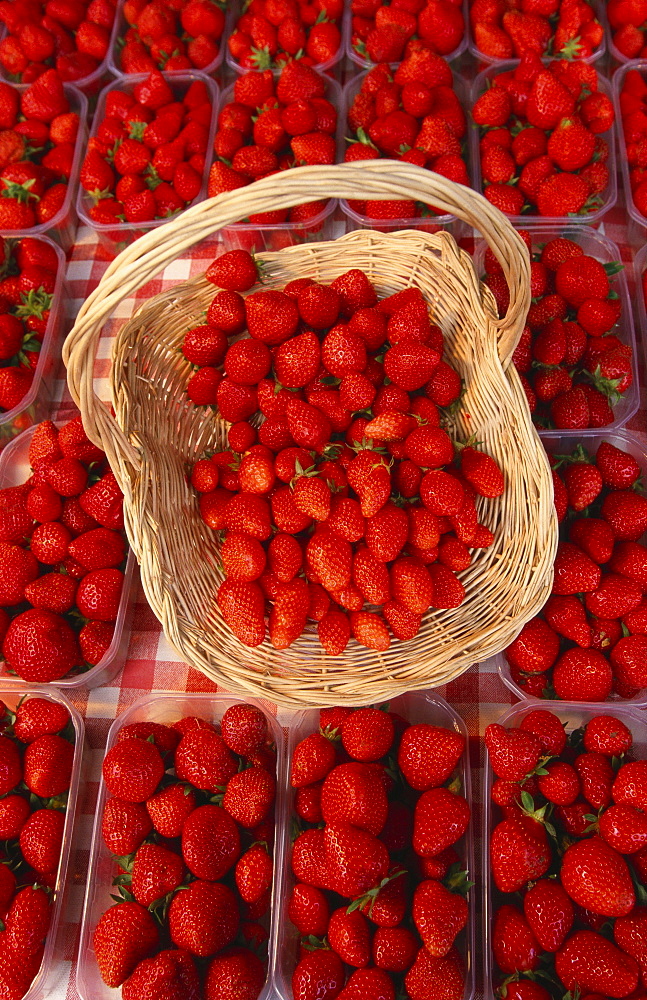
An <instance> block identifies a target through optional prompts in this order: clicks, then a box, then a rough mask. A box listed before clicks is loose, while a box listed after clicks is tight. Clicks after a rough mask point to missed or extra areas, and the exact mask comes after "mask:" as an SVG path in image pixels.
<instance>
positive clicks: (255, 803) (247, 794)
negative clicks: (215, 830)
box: [185, 737, 275, 828]
mask: <svg viewBox="0 0 647 1000" xmlns="http://www.w3.org/2000/svg"><path fill="white" fill-rule="evenodd" d="M185 738H186V737H185ZM274 794H275V780H274V776H273V775H272V774H270V772H269V771H266V770H265V769H264V768H262V767H251V768H247V769H246V770H244V771H239V772H238V773H237V774H234V775H232V777H231V778H230V779H229V781H228V783H227V788H226V790H225V794H224V798H223V803H222V804H223V808H224V809H226V810H227V812H228V813H229V814H230V816H233V818H234V819H235V820H236V822H237V823H239V824H240V825H241V826H244V827H248V828H253V827H255V826H258V824H259V823H262V822H263V820H264V819H265V817H266V816H267V815H268V812H269V810H270V808H271V805H272V803H273V802H274Z"/></svg>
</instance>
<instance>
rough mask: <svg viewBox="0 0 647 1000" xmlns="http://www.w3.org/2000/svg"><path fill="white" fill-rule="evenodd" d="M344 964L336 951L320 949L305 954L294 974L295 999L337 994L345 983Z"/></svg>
mask: <svg viewBox="0 0 647 1000" xmlns="http://www.w3.org/2000/svg"><path fill="white" fill-rule="evenodd" d="M344 978H345V976H344V966H343V964H342V961H341V959H340V957H339V955H337V953H336V952H334V951H328V950H322V949H318V950H317V951H311V952H309V953H308V954H307V955H305V956H304V957H303V958H302V959H301V960H300V961H299V963H298V964H297V966H296V968H295V970H294V972H293V974H292V993H293V996H294V1000H313V998H314V997H318V996H322V995H323V996H331V997H334V996H337V995H338V994H339V993H340V992H341V989H342V986H343V984H344Z"/></svg>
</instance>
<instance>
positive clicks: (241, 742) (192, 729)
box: [93, 703, 276, 1000]
mask: <svg viewBox="0 0 647 1000" xmlns="http://www.w3.org/2000/svg"><path fill="white" fill-rule="evenodd" d="M103 778H104V782H105V784H106V787H107V789H108V792H109V793H110V798H108V800H107V802H106V806H105V810H104V813H103V818H102V836H103V841H104V844H105V845H106V847H107V848H108V850H109V851H110V852H111V853H112V855H113V860H114V871H115V880H114V884H115V885H117V886H118V887H119V888H118V893H119V895H118V896H116V897H113V898H116V899H117V900H118V901H117V903H116V905H114V906H111V907H110V908H109V909H107V910H106V911H105V912H104V913H103V915H102V916H101V918H100V919H99V921H98V923H97V926H96V928H95V930H94V934H93V947H94V952H95V955H96V961H97V965H98V967H99V972H100V974H101V978H102V979H103V981H104V982H105V983H106V984H107V985H108V986H111V987H118V986H121V988H122V990H121V996H122V997H123V1000H141V998H142V997H149V996H150V997H159V998H162V997H171V996H172V997H186V998H187V1000H198V998H199V997H203V998H204V1000H239V998H240V1000H256V997H257V996H258V994H259V993H260V992H261V989H262V988H263V985H264V983H265V979H266V977H267V939H268V931H269V920H270V904H271V896H272V882H273V850H274V799H275V788H276V747H275V745H274V743H273V742H272V734H271V733H270V732H269V729H268V724H267V720H266V718H265V716H264V714H263V713H262V712H261V711H260V709H258V708H256V707H255V706H254V705H248V704H244V703H237V704H233V705H231V706H230V707H229V708H228V709H227V710H226V711H225V713H224V715H223V717H222V720H221V724H220V726H219V727H217V726H216V725H214V724H213V723H211V722H209V721H207V720H206V719H203V718H197V717H185V718H182V719H179V720H178V721H177V722H173V724H172V725H164V724H162V723H159V722H148V721H142V722H135V723H132V724H130V725H127V726H124V727H123V728H122V729H121V730H120V732H119V735H118V737H117V742H116V743H115V744H114V745H113V746H112V748H111V749H110V750H108V752H107V754H106V756H105V759H104V763H103ZM117 866H118V867H117ZM117 872H118V874H117ZM241 984H244V989H243V988H242V986H241ZM162 986H163V987H164V989H163V990H162Z"/></svg>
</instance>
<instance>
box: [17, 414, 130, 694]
mask: <svg viewBox="0 0 647 1000" xmlns="http://www.w3.org/2000/svg"><path fill="white" fill-rule="evenodd" d="M35 430H36V427H35V426H32V427H30V428H29V429H28V430H26V431H24V433H23V434H20V435H19V437H17V438H15V439H14V440H13V441H12V442H11V443H10V444H9V445H7V447H6V448H5V450H4V451H3V452H2V455H0V489H5V488H6V487H7V486H20V485H21V484H22V483H24V482H25V480H26V479H27V478H28V477H29V475H30V468H31V467H30V465H29V445H30V443H31V439H32V437H33V435H34V431H35ZM137 578H138V569H137V561H136V559H135V556H134V555H133V552H132V550H131V549H129V550H128V558H127V560H126V568H125V570H124V583H123V589H122V592H121V600H120V602H119V612H118V614H117V620H116V622H115V631H114V635H113V638H112V642H111V643H110V647H109V649H108V650H107V651H106V653H105V654H104V656H103V657H102V659H101V660H99V662H98V663H96V664H95V665H94V666H93V667H90V668H89V669H88V670H86V671H85V672H84V673H79V674H73V675H72V676H69V677H62V678H61V679H60V680H57V681H51V682H50V684H48V685H46V688H47V690H49V689H50V688H51V687H57V688H62V689H63V690H67V691H74V690H76V689H77V688H95V687H99V686H100V685H102V684H107V683H108V682H109V681H111V680H112V678H113V677H115V676H116V675H117V674H118V673H119V671H120V669H121V667H122V666H123V663H124V660H125V658H126V651H127V649H128V643H129V641H130V628H131V624H132V615H133V602H132V600H131V595H132V592H133V585H134V583H135V582H136V580H137ZM0 685H3V686H5V687H8V688H10V689H11V690H14V689H16V690H18V689H19V688H20V687H21V686H22V687H24V686H25V681H23V680H22V679H21V678H20V677H13V676H12V675H11V674H8V673H6V671H5V664H4V662H2V661H0ZM0 697H2V696H1V695H0Z"/></svg>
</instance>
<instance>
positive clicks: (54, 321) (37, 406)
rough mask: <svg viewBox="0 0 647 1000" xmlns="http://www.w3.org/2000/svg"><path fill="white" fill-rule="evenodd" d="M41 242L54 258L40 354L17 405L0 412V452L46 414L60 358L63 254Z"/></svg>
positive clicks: (51, 398)
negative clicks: (55, 266) (51, 283)
mask: <svg viewBox="0 0 647 1000" xmlns="http://www.w3.org/2000/svg"><path fill="white" fill-rule="evenodd" d="M36 238H37V239H38V240H39V241H40V242H41V243H45V244H47V245H48V246H50V247H52V248H53V249H54V251H55V253H56V257H57V260H58V268H57V271H56V284H55V286H54V296H53V298H52V308H51V309H50V313H49V320H48V322H47V329H46V330H45V336H44V337H43V342H42V344H41V348H40V357H39V360H38V364H37V365H36V371H35V372H34V380H33V382H32V384H31V387H30V389H29V392H27V393H26V394H25V395H24V396H23V398H22V399H21V401H20V402H19V403H18V405H17V406H14V407H13V409H11V410H5V411H4V412H0V452H2V450H3V449H4V448H5V447H6V446H7V445H8V444H9V442H10V441H11V440H12V438H15V437H16V435H18V434H20V433H21V432H22V431H24V430H26V429H27V428H28V427H31V426H32V425H33V424H37V423H40V421H41V420H46V419H47V417H49V414H50V411H51V408H52V400H53V396H54V383H55V380H56V377H57V372H58V368H59V364H60V358H61V340H62V336H63V326H64V311H65V310H64V300H65V298H66V297H67V296H66V290H65V254H64V253H63V251H62V250H61V248H60V247H59V246H58V245H57V244H56V243H53V242H52V240H48V239H46V238H45V237H44V236H38V237H36Z"/></svg>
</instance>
